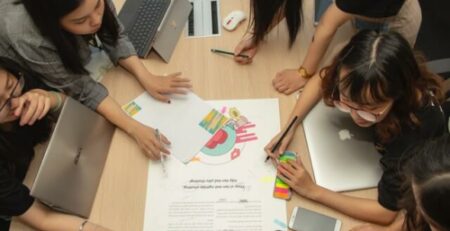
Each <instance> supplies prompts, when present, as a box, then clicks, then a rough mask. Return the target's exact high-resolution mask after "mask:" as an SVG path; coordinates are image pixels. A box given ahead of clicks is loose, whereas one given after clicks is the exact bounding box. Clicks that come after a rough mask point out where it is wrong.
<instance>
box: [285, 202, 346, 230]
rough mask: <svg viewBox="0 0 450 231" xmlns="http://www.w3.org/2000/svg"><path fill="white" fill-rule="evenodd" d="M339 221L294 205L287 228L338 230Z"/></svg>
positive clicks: (339, 226)
mask: <svg viewBox="0 0 450 231" xmlns="http://www.w3.org/2000/svg"><path fill="white" fill-rule="evenodd" d="M341 224H342V223H341V221H340V220H337V219H335V218H332V217H329V216H325V215H323V214H320V213H316V212H314V211H311V210H308V209H305V208H300V207H295V208H294V210H293V211H292V215H291V219H290V220H289V228H290V229H292V230H296V231H318V230H320V231H339V230H341Z"/></svg>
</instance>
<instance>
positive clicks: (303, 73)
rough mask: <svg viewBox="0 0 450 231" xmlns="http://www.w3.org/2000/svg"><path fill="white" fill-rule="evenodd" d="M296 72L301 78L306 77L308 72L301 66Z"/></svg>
mask: <svg viewBox="0 0 450 231" xmlns="http://www.w3.org/2000/svg"><path fill="white" fill-rule="evenodd" d="M298 73H299V74H300V76H301V77H303V78H308V77H309V76H308V73H306V70H305V68H303V67H301V68H300V69H298Z"/></svg>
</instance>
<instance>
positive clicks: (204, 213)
mask: <svg viewBox="0 0 450 231" xmlns="http://www.w3.org/2000/svg"><path fill="white" fill-rule="evenodd" d="M211 103H212V105H214V106H215V108H216V110H217V111H218V112H220V113H222V114H223V115H224V116H225V117H227V118H229V120H228V122H227V123H225V125H224V126H223V127H222V128H221V129H219V130H218V131H217V132H216V135H215V136H214V137H213V138H211V140H210V141H209V142H208V143H207V145H205V147H204V148H203V149H202V150H201V152H200V153H198V154H197V155H196V156H195V158H194V159H193V160H192V161H190V162H189V163H188V164H187V165H184V164H181V163H180V162H179V161H176V160H174V159H173V158H168V159H167V160H166V162H165V165H166V170H167V171H166V174H165V173H164V172H163V170H162V167H161V164H160V163H159V162H151V163H150V166H149V173H148V174H149V175H148V183H147V199H146V210H145V219H144V220H145V222H144V230H145V231H153V230H164V231H211V230H216V231H224V230H233V231H265V230H267V231H269V230H270V231H274V230H287V225H286V202H285V201H284V200H280V199H275V198H273V196H272V193H273V186H274V181H275V174H276V171H275V168H274V167H273V166H272V164H271V163H265V162H264V159H265V157H266V155H265V153H264V150H263V147H264V145H265V144H266V143H267V142H268V141H269V140H270V139H271V138H272V136H273V135H274V134H275V133H276V132H278V130H279V124H280V122H279V114H278V113H277V112H278V111H279V108H278V100H276V99H258V100H233V101H212V102H211ZM268 112H270V113H268Z"/></svg>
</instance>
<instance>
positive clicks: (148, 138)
mask: <svg viewBox="0 0 450 231" xmlns="http://www.w3.org/2000/svg"><path fill="white" fill-rule="evenodd" d="M130 135H131V136H132V137H133V138H134V139H135V140H136V142H137V143H138V145H139V147H140V148H141V149H142V150H143V151H144V153H145V155H146V156H148V157H149V158H150V159H152V160H158V159H160V157H161V155H164V154H166V155H168V154H170V152H169V150H167V148H166V145H170V141H169V140H168V139H167V138H166V137H165V136H164V135H163V134H161V133H159V136H160V137H157V136H156V131H155V130H154V129H153V128H151V127H147V126H145V125H143V124H141V123H136V126H135V127H134V129H132V130H131V131H130Z"/></svg>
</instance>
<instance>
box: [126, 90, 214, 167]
mask: <svg viewBox="0 0 450 231" xmlns="http://www.w3.org/2000/svg"><path fill="white" fill-rule="evenodd" d="M123 109H124V110H125V112H126V113H128V115H130V116H132V117H133V118H134V119H135V120H137V121H139V122H141V123H143V124H145V125H147V126H150V127H152V128H155V129H158V130H159V131H160V132H161V133H162V134H164V135H165V136H166V137H167V138H168V139H169V140H170V142H171V145H170V146H169V147H168V149H169V150H170V152H171V154H172V156H174V157H176V158H177V159H178V160H180V161H181V162H183V163H187V162H189V161H190V160H191V159H192V158H193V157H194V156H195V154H196V153H198V151H199V150H200V149H201V148H202V147H203V145H204V144H205V143H206V142H207V141H208V140H209V139H210V138H211V136H212V135H213V134H214V132H215V131H216V130H217V129H216V128H215V127H212V125H213V124H212V125H211V127H209V129H205V128H204V127H202V126H203V125H202V124H201V123H202V121H203V120H204V119H205V118H206V117H207V116H209V115H210V114H214V112H215V110H213V108H212V107H211V106H210V105H209V104H208V103H206V102H205V101H203V100H202V99H200V98H199V97H198V96H197V95H195V94H194V93H192V92H188V93H187V94H186V95H174V96H172V97H171V103H170V104H169V103H165V102H161V101H158V100H156V99H154V98H153V97H151V96H150V95H149V94H148V93H143V94H142V95H140V96H139V97H137V98H136V99H134V100H133V101H131V102H130V103H128V104H126V105H124V106H123ZM219 122H220V121H219ZM218 126H219V125H217V127H218Z"/></svg>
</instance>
